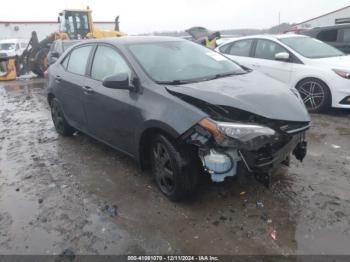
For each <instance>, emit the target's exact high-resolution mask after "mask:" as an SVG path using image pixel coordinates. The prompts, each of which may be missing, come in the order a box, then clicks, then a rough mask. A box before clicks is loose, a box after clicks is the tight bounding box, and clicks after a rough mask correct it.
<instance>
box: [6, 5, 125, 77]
mask: <svg viewBox="0 0 350 262" xmlns="http://www.w3.org/2000/svg"><path fill="white" fill-rule="evenodd" d="M91 13H92V10H90V9H89V8H87V9H85V10H74V9H69V10H64V11H62V12H61V13H59V17H58V23H59V32H54V33H52V34H51V35H49V36H48V37H46V38H45V39H44V40H42V41H40V42H39V40H38V37H37V34H36V32H35V31H34V32H32V36H31V38H30V41H29V44H28V46H27V48H26V50H25V51H24V52H23V54H22V55H21V56H18V57H11V58H3V59H2V60H1V58H0V81H4V80H14V79H16V77H17V76H20V75H23V74H26V73H29V72H33V73H35V74H37V75H38V76H40V77H42V76H44V72H45V71H46V69H47V67H48V62H47V54H48V52H49V50H50V46H51V44H52V43H53V42H54V41H55V40H59V39H61V40H83V39H91V38H105V37H120V36H125V35H126V34H125V33H122V32H120V31H119V17H117V18H116V20H115V28H114V30H108V31H103V30H100V29H98V28H97V27H95V25H94V23H93V20H92V15H91Z"/></svg>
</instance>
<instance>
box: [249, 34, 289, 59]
mask: <svg viewBox="0 0 350 262" xmlns="http://www.w3.org/2000/svg"><path fill="white" fill-rule="evenodd" d="M282 52H285V53H288V51H287V50H286V49H285V48H284V47H282V46H281V45H279V44H277V43H275V42H272V41H270V40H262V39H259V40H258V43H257V45H256V49H255V57H256V58H261V59H268V60H275V55H276V54H278V53H282Z"/></svg>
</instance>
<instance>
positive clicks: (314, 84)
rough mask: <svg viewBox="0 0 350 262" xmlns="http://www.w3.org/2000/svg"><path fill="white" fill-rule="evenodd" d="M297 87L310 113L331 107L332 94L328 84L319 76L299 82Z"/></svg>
mask: <svg viewBox="0 0 350 262" xmlns="http://www.w3.org/2000/svg"><path fill="white" fill-rule="evenodd" d="M296 89H297V90H298V91H299V93H300V95H301V98H302V99H303V101H304V104H305V106H306V108H307V110H308V111H309V112H310V113H320V112H324V111H326V110H328V109H330V107H331V105H332V94H331V91H330V90H329V88H328V86H327V85H326V84H325V83H324V82H322V81H321V80H319V79H317V78H307V79H304V80H302V81H300V82H299V83H298V85H297V86H296Z"/></svg>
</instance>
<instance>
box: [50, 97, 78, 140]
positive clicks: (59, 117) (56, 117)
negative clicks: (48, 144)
mask: <svg viewBox="0 0 350 262" xmlns="http://www.w3.org/2000/svg"><path fill="white" fill-rule="evenodd" d="M50 107H51V117H52V121H53V124H54V126H55V129H56V131H57V133H59V134H60V135H62V136H71V135H73V133H74V132H75V129H74V128H73V127H71V126H70V125H69V124H68V123H67V121H66V119H65V118H64V114H63V111H62V107H61V105H60V103H59V101H58V100H57V98H53V99H52V100H51V103H50Z"/></svg>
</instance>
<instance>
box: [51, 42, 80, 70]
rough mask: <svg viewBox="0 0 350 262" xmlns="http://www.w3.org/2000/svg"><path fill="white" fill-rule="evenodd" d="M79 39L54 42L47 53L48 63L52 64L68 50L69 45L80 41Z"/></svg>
mask: <svg viewBox="0 0 350 262" xmlns="http://www.w3.org/2000/svg"><path fill="white" fill-rule="evenodd" d="M79 42H80V41H79V40H56V41H55V42H53V43H52V45H51V47H50V51H49V53H48V54H47V61H48V64H49V65H51V64H53V63H55V62H56V60H57V59H58V58H59V57H60V56H61V55H62V54H63V53H64V51H66V50H67V49H68V48H69V47H71V46H73V45H75V44H77V43H79Z"/></svg>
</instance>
